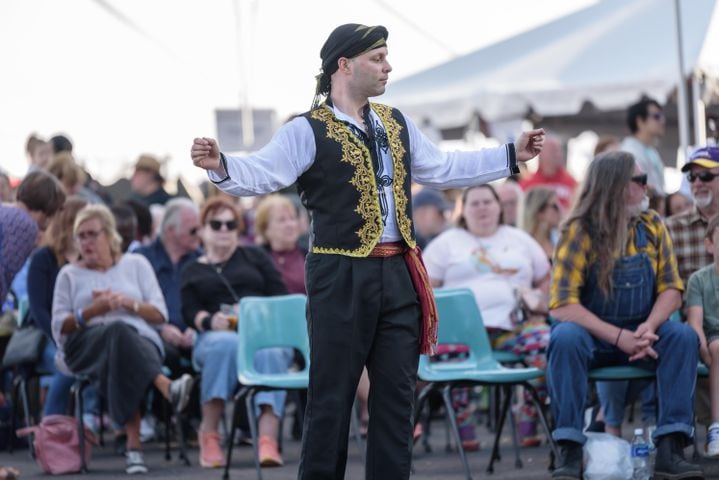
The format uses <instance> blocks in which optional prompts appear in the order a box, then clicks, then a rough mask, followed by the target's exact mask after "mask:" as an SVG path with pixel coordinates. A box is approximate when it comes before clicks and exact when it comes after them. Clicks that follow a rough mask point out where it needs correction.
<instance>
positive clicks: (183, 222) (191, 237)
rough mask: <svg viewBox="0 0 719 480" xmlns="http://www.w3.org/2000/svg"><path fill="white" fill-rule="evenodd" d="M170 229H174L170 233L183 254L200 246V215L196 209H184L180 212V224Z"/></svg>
mask: <svg viewBox="0 0 719 480" xmlns="http://www.w3.org/2000/svg"><path fill="white" fill-rule="evenodd" d="M170 229H171V230H172V231H173V232H172V234H171V235H170V237H171V241H172V242H175V244H176V246H177V247H179V248H180V250H181V251H182V252H183V254H184V253H189V252H192V251H194V250H197V248H199V246H200V236H199V230H200V217H199V216H198V214H197V212H195V211H194V210H190V209H183V210H182V211H181V212H180V224H179V225H178V226H176V227H170Z"/></svg>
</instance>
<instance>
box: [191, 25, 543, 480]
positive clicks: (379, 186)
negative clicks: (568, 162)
mask: <svg viewBox="0 0 719 480" xmlns="http://www.w3.org/2000/svg"><path fill="white" fill-rule="evenodd" d="M386 40H387V30H386V29H385V28H384V27H382V26H375V27H368V26H365V25H357V24H346V25H341V26H339V27H337V28H336V29H335V30H334V31H333V32H332V33H331V34H330V36H329V38H328V39H327V41H326V42H325V44H324V46H323V47H322V50H321V52H320V57H321V59H322V72H321V73H320V75H319V76H318V82H317V91H316V95H315V100H314V103H313V105H312V109H311V110H310V111H309V112H307V113H305V114H303V115H301V116H298V117H297V118H295V119H294V120H292V121H291V122H288V123H287V124H285V125H284V126H283V127H282V128H281V129H280V130H279V131H278V132H277V133H276V134H275V136H274V137H273V139H272V140H271V141H270V143H269V144H268V145H266V146H265V147H264V148H262V149H261V150H259V151H258V152H256V153H254V154H251V155H247V156H243V157H231V156H228V155H224V154H222V153H221V152H220V149H219V146H218V145H217V142H216V141H215V140H214V139H211V138H196V139H195V140H194V142H193V145H192V149H191V155H192V160H193V162H194V164H195V165H196V166H198V167H201V168H204V169H206V170H208V175H209V177H210V179H211V180H212V181H213V182H214V183H215V184H216V185H217V186H218V187H219V188H221V189H222V190H223V191H225V192H227V193H230V194H233V195H238V196H247V195H260V194H265V193H270V192H273V191H276V190H279V189H281V188H283V187H286V186H288V185H291V184H292V183H294V182H295V181H296V182H297V184H298V188H299V192H300V195H301V198H302V201H303V203H304V205H305V206H306V207H307V209H308V211H309V212H310V216H311V219H312V227H311V232H312V233H311V248H310V253H309V254H308V256H307V261H306V278H307V294H308V308H307V323H308V330H309V335H310V357H311V358H310V384H309V392H308V403H307V410H306V414H305V423H304V430H303V443H302V457H301V462H300V467H299V475H298V478H300V479H311V480H322V479H342V478H344V472H345V464H346V460H347V448H348V447H347V443H348V432H349V420H350V414H351V409H352V403H353V398H354V394H355V390H356V388H357V383H358V380H359V378H360V374H361V373H362V369H363V367H364V366H365V365H366V366H367V369H368V372H369V376H370V384H371V392H370V399H369V405H370V423H369V429H368V440H367V465H366V478H368V479H378V478H386V479H393V480H396V479H407V478H409V473H410V459H411V451H412V431H413V425H412V422H413V416H412V410H413V404H414V392H415V383H416V377H417V363H418V359H419V353H424V354H430V353H432V350H433V347H434V345H435V344H436V342H437V313H436V307H435V305H434V299H433V297H432V290H431V287H430V286H429V283H428V279H427V274H426V271H425V269H424V265H423V264H422V260H421V257H420V252H419V249H418V248H417V247H416V242H415V236H414V228H413V224H412V211H411V209H412V202H411V193H410V182H411V181H412V180H414V181H415V182H417V183H420V184H422V185H427V186H430V187H434V188H455V187H464V186H469V185H475V184H479V183H485V182H489V181H492V180H496V179H498V178H502V177H506V176H508V175H510V174H512V173H517V172H518V171H519V170H518V167H517V162H518V161H527V160H529V159H531V158H533V157H535V156H536V155H537V154H538V153H539V152H540V151H541V148H542V144H543V142H544V131H543V130H541V129H538V130H532V131H529V132H524V133H522V134H521V135H520V136H519V138H518V139H517V141H516V142H515V143H514V144H507V145H503V146H501V147H497V148H489V149H484V150H481V151H478V152H453V153H445V152H442V151H440V150H438V149H437V148H436V147H435V146H434V145H433V144H432V143H431V142H430V141H429V140H427V138H426V137H425V136H424V135H423V134H422V133H421V131H420V130H419V128H418V127H417V126H416V125H415V124H414V123H413V122H412V121H411V120H410V119H409V118H407V117H406V116H404V115H403V114H402V113H401V112H400V111H398V110H396V109H394V108H391V107H388V106H385V105H380V104H375V103H369V101H368V98H369V97H374V96H377V95H381V94H382V93H384V90H385V85H386V83H387V78H388V76H389V73H390V72H391V71H392V67H391V66H390V64H389V63H388V61H387V44H386ZM320 95H325V96H326V97H327V99H326V101H325V102H324V103H322V104H319V97H320Z"/></svg>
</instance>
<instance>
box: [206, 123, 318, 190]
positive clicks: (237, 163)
mask: <svg viewBox="0 0 719 480" xmlns="http://www.w3.org/2000/svg"><path fill="white" fill-rule="evenodd" d="M316 148H317V147H316V146H315V139H314V134H313V133H312V127H310V124H309V122H307V119H305V118H304V117H297V118H295V119H294V120H292V121H291V122H288V123H286V124H285V125H283V126H282V127H281V128H280V129H279V130H278V131H277V133H275V135H274V136H273V137H272V140H270V143H268V144H267V145H265V146H264V147H262V148H261V149H260V150H258V151H257V152H255V153H252V154H249V155H245V156H242V157H234V156H231V155H225V160H226V167H225V168H226V169H227V177H225V178H224V179H222V178H218V177H217V176H216V175H215V174H214V173H213V172H208V176H209V178H210V180H211V181H212V182H213V183H214V184H215V185H217V186H218V187H219V188H220V189H221V190H222V191H224V192H227V193H229V194H231V195H235V196H238V197H245V196H253V195H262V194H265V193H272V192H275V191H277V190H280V189H282V188H284V187H288V186H290V185H292V184H293V183H294V182H295V180H297V178H298V177H299V176H300V175H302V174H303V173H304V172H305V171H307V169H308V168H310V166H311V165H312V162H313V161H314V158H315V152H316Z"/></svg>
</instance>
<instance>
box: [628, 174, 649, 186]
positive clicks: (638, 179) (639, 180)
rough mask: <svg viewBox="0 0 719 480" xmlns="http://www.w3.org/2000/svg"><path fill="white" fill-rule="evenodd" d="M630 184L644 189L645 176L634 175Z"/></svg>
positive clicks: (645, 183) (645, 184)
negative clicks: (632, 183)
mask: <svg viewBox="0 0 719 480" xmlns="http://www.w3.org/2000/svg"><path fill="white" fill-rule="evenodd" d="M632 182H634V183H636V184H638V185H641V186H642V187H646V186H647V174H646V173H642V174H641V175H634V176H633V177H632Z"/></svg>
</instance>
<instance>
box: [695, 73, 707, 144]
mask: <svg viewBox="0 0 719 480" xmlns="http://www.w3.org/2000/svg"><path fill="white" fill-rule="evenodd" d="M699 75H700V73H699V72H698V71H694V74H693V75H692V109H693V111H694V145H695V146H702V145H706V143H707V129H706V106H705V105H704V102H703V101H702V98H701V88H702V82H701V81H700V78H699Z"/></svg>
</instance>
